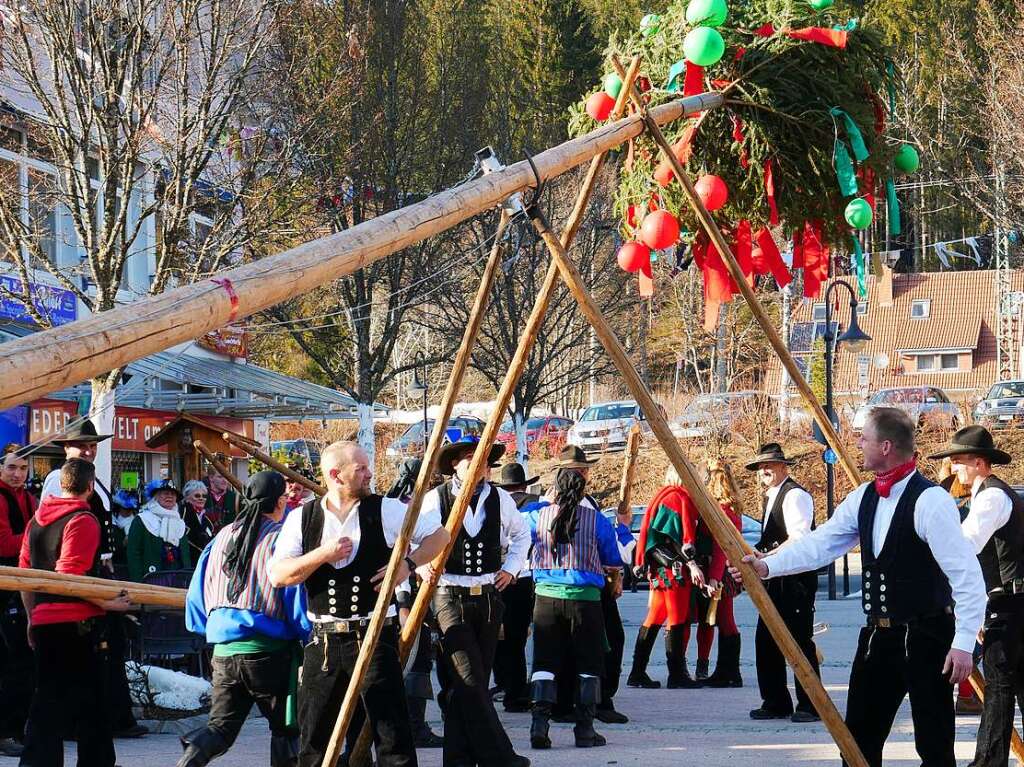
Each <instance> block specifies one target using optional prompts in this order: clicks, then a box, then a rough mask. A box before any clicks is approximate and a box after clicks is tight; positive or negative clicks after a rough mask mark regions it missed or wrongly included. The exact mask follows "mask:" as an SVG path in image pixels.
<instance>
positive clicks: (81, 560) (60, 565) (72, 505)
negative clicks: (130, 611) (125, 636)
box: [18, 495, 104, 626]
mask: <svg viewBox="0 0 1024 767" xmlns="http://www.w3.org/2000/svg"><path fill="white" fill-rule="evenodd" d="M77 511H89V504H88V503H87V502H86V501H83V500H79V499H78V498H61V497H59V496H56V495H48V496H47V497H46V498H45V499H44V500H43V502H42V503H41V504H40V505H39V508H38V509H36V513H35V515H34V516H33V517H32V521H31V522H30V523H29V526H28V527H27V528H26V529H25V535H24V537H23V539H22V542H21V557H20V559H19V562H18V566H19V567H31V566H32V565H31V561H32V560H31V558H30V556H29V534H30V533H31V531H32V527H33V526H34V525H49V524H51V523H53V522H56V521H57V520H58V519H61V518H62V517H65V516H67V515H68V514H73V513H75V512H77ZM99 545H100V523H99V521H98V520H97V519H96V517H94V516H93V515H92V514H79V515H78V516H77V517H75V518H74V519H72V520H71V521H70V522H68V524H67V526H66V527H65V528H64V537H63V539H62V540H61V547H60V557H59V558H58V559H57V566H56V567H55V568H54V569H55V571H56V572H58V573H69V574H70V575H86V574H87V573H88V572H89V568H90V567H91V566H92V563H93V560H94V559H95V558H96V552H97V550H98V549H99ZM103 614H104V610H103V608H101V607H98V606H96V605H94V604H93V603H92V602H85V601H80V600H76V601H74V602H44V603H42V604H36V606H35V607H33V608H32V616H31V621H32V624H33V625H37V626H38V625H44V624H47V623H78V622H79V621H83V620H86V619H87V618H94V617H96V616H97V615H103Z"/></svg>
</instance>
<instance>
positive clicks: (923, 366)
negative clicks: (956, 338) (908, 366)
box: [917, 354, 960, 372]
mask: <svg viewBox="0 0 1024 767" xmlns="http://www.w3.org/2000/svg"><path fill="white" fill-rule="evenodd" d="M959 369H960V359H959V357H958V355H956V354H918V355H917V370H918V371H919V372H932V371H943V372H948V371H951V370H959Z"/></svg>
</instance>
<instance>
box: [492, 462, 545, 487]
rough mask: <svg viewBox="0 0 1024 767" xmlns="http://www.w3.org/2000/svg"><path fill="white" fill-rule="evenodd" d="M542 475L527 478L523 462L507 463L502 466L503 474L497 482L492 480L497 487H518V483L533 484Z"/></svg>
mask: <svg viewBox="0 0 1024 767" xmlns="http://www.w3.org/2000/svg"><path fill="white" fill-rule="evenodd" d="M538 479H540V477H529V478H527V476H526V472H525V471H524V470H523V467H522V464H518V463H506V464H505V465H504V466H502V467H501V475H500V476H499V477H498V481H497V482H491V484H492V485H494V486H495V487H516V486H518V485H532V484H533V483H534V482H536V481H537V480H538Z"/></svg>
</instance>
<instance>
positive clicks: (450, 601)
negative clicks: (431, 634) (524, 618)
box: [433, 587, 515, 767]
mask: <svg viewBox="0 0 1024 767" xmlns="http://www.w3.org/2000/svg"><path fill="white" fill-rule="evenodd" d="M433 607H434V616H435V617H436V618H437V625H438V628H439V629H440V630H441V657H440V663H439V664H438V665H439V666H442V667H444V669H445V672H444V674H443V675H441V678H442V679H443V680H444V682H443V684H444V685H445V687H444V689H442V691H441V696H442V697H443V698H445V699H446V703H447V705H446V707H445V708H446V710H445V718H444V753H443V763H444V765H445V767H448V766H449V765H456V764H463V763H467V762H468V763H470V764H480V765H487V767H492V765H493V767H503V766H504V765H506V764H508V763H509V762H510V761H511V760H512V758H513V756H514V755H515V751H514V750H513V748H512V741H510V740H509V738H508V735H507V734H506V733H505V729H504V728H503V727H502V726H501V721H500V720H499V719H498V714H497V712H496V711H495V710H494V702H493V701H492V700H491V696H490V693H489V692H488V684H489V683H490V679H491V668H492V666H493V664H494V651H495V648H496V647H497V644H498V634H499V632H500V630H501V621H502V618H503V617H504V607H503V604H502V600H501V595H500V594H499V593H498V592H497V591H491V592H488V593H486V594H480V595H477V596H459V595H456V594H453V593H451V592H448V591H446V590H445V589H444V587H441V588H440V589H438V591H437V593H436V594H435V595H434V602H433Z"/></svg>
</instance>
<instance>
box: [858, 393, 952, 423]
mask: <svg viewBox="0 0 1024 767" xmlns="http://www.w3.org/2000/svg"><path fill="white" fill-rule="evenodd" d="M876 407H898V408H899V409H900V410H903V411H904V412H905V413H906V414H907V415H909V416H910V418H911V420H912V421H913V422H914V423H915V424H917V426H918V427H921V426H924V425H925V424H929V425H938V426H944V427H948V428H950V429H959V428H960V426H961V425H962V424H963V422H964V414H963V413H962V412H961V411H960V406H959V405H957V404H956V403H955V402H950V400H949V397H947V396H946V393H945V392H944V391H942V389H937V388H936V387H934V386H903V387H900V388H896V389H882V390H881V391H879V392H877V393H876V394H875V395H874V396H873V397H872V398H871V399H869V400H868V401H867V403H866V404H864V405H861V406H860V407H859V408H858V409H857V412H856V413H855V414H854V416H853V428H854V429H855V430H857V431H860V430H862V429H863V428H864V424H865V422H866V421H867V417H868V413H870V412H871V411H872V410H873V409H874V408H876Z"/></svg>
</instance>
